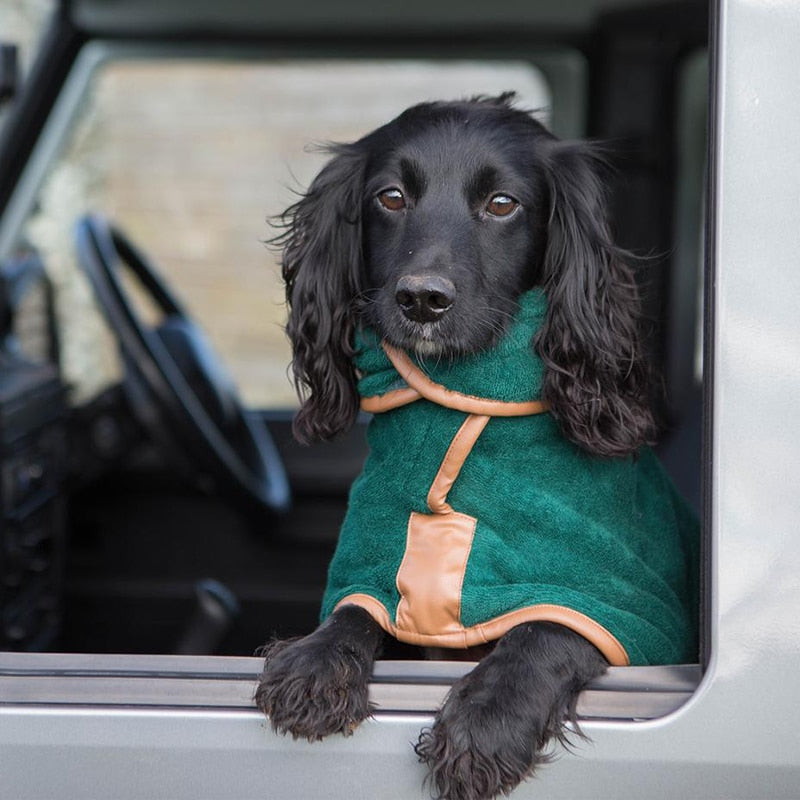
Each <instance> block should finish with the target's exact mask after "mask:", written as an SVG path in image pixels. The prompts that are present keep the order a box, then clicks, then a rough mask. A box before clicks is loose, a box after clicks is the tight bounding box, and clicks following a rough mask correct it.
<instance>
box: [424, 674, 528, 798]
mask: <svg viewBox="0 0 800 800" xmlns="http://www.w3.org/2000/svg"><path fill="white" fill-rule="evenodd" d="M476 672H478V674H477V675H476V674H475V673H476ZM491 683H492V681H491V680H487V679H486V676H485V675H481V674H480V671H479V669H476V670H475V671H473V673H471V674H470V675H467V676H465V677H464V678H462V679H461V680H460V681H459V682H458V683H456V684H455V685H454V686H453V688H452V690H451V691H450V693H449V695H448V698H447V701H446V702H445V704H444V706H442V708H441V709H440V710H439V712H438V713H437V715H436V719H435V722H434V725H433V727H432V728H429V729H426V730H424V731H423V732H422V733H421V734H420V737H419V741H418V743H417V744H416V746H415V748H414V749H415V751H416V753H417V756H418V757H419V759H420V761H422V762H424V763H425V764H427V766H428V768H429V770H430V780H431V782H432V786H433V789H434V796H435V797H436V798H437V800H489V798H492V797H496V796H497V795H500V794H508V793H509V792H511V790H512V789H514V788H515V787H516V786H517V785H518V784H519V783H520V782H522V781H523V780H524V779H525V778H527V777H529V776H530V775H531V774H532V773H533V769H534V766H535V765H536V764H537V763H538V762H539V761H541V760H543V757H542V756H541V754H539V755H537V752H536V743H537V738H539V737H537V735H536V734H537V732H536V730H535V728H536V726H535V724H531V723H532V720H530V719H529V716H528V715H527V714H525V713H524V712H523V713H520V711H521V709H519V708H514V707H513V704H512V703H508V704H506V703H503V702H502V701H500V700H499V698H498V696H497V694H496V692H495V691H494V690H493V687H492V685H491Z"/></svg>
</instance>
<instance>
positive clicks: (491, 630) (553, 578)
mask: <svg viewBox="0 0 800 800" xmlns="http://www.w3.org/2000/svg"><path fill="white" fill-rule="evenodd" d="M545 310H546V300H545V297H544V295H543V293H542V292H541V291H539V290H533V291H531V292H528V293H527V294H525V295H524V296H523V297H522V298H521V301H520V310H519V312H518V313H517V315H516V317H515V320H514V322H513V324H512V326H511V328H510V330H509V331H508V332H507V334H506V335H505V336H504V338H503V339H502V340H500V341H499V342H498V343H497V344H496V345H495V346H494V347H493V348H492V349H491V350H488V351H485V352H482V353H479V354H476V355H472V356H468V357H464V358H461V359H459V360H457V361H453V362H450V361H448V360H447V359H442V360H436V359H432V358H431V359H415V358H412V357H410V356H409V355H407V354H406V353H403V352H402V351H399V350H396V349H394V348H391V347H389V346H388V345H383V346H382V345H381V343H380V342H379V340H378V338H377V336H376V335H375V333H374V332H372V331H370V330H364V331H361V332H360V333H359V335H358V338H357V343H356V344H357V348H356V356H355V363H356V366H357V368H358V370H359V373H360V375H361V378H360V380H359V384H358V388H359V392H360V393H361V396H362V398H363V399H362V407H363V408H364V410H367V411H370V412H372V413H373V414H374V416H373V419H372V421H371V423H370V426H369V432H368V438H369V444H370V454H369V456H368V458H367V461H366V464H365V466H364V470H363V472H362V474H361V475H360V476H359V477H358V478H357V480H356V481H355V483H354V484H353V487H352V490H351V494H350V502H349V507H348V511H347V515H346V518H345V520H344V524H343V527H342V531H341V534H340V539H339V543H338V546H337V549H336V553H335V555H334V558H333V561H332V562H331V566H330V570H329V575H328V586H327V589H326V592H325V597H324V599H323V608H322V617H323V619H324V618H325V617H327V616H328V615H329V614H330V613H331V612H332V611H333V610H334V609H335V608H336V607H337V606H339V605H344V604H347V603H352V604H356V605H359V606H361V607H362V608H364V609H366V610H367V611H368V612H369V613H370V614H371V615H372V616H373V617H374V618H375V620H376V621H377V622H378V623H379V624H380V625H381V626H382V627H383V628H384V629H385V630H386V631H388V632H389V633H390V634H392V635H393V636H395V637H396V638H398V639H399V640H401V641H404V642H409V643H412V644H419V645H426V646H438V647H453V648H463V647H470V646H473V645H477V644H482V643H485V642H489V641H493V640H495V639H498V638H499V637H500V636H502V635H503V634H504V633H506V631H508V630H509V629H510V628H512V627H513V626H515V625H518V624H520V623H521V622H527V621H535V620H540V621H550V622H557V623H560V624H562V625H566V626H567V627H569V628H571V629H572V630H575V631H576V632H578V633H580V634H581V635H583V636H584V637H586V638H587V639H588V640H589V641H591V642H592V643H593V644H594V645H595V646H596V647H597V648H598V649H599V650H600V651H601V652H602V653H603V655H605V657H606V658H607V659H608V661H609V662H610V663H611V664H612V665H625V664H670V663H681V662H686V661H692V660H695V659H696V616H697V611H696V602H695V599H694V595H695V591H696V581H695V579H694V577H693V570H694V569H695V566H694V565H696V555H697V541H698V538H699V537H698V525H697V522H696V520H695V518H694V516H693V514H692V513H691V512H690V510H689V509H688V507H687V506H686V505H685V504H684V502H683V501H682V500H681V498H680V497H679V496H678V495H677V493H676V492H675V490H674V488H673V487H672V484H671V483H670V481H669V479H668V477H667V476H666V474H665V473H664V471H663V469H662V467H661V465H660V463H659V462H658V460H657V458H656V456H655V455H654V454H653V453H652V451H651V450H650V449H649V448H643V449H642V450H641V451H640V452H639V453H638V455H637V457H636V458H620V459H605V458H599V457H597V456H592V455H588V454H587V453H585V452H584V451H582V450H580V449H579V448H578V447H577V446H576V445H574V444H572V443H571V442H569V441H567V440H566V439H565V438H564V437H563V436H562V435H561V433H560V431H559V428H558V425H557V424H556V422H555V420H554V419H553V418H552V416H551V415H550V414H548V413H547V407H546V405H544V404H543V403H541V402H539V401H538V398H539V396H540V394H541V386H542V377H543V370H544V367H543V364H542V362H541V360H540V359H539V358H538V357H537V356H536V355H535V354H534V352H533V349H532V347H531V340H532V338H533V335H534V333H535V331H536V330H537V329H538V328H539V327H540V325H541V324H542V321H543V318H544V314H545Z"/></svg>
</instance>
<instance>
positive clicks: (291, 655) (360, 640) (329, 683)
mask: <svg viewBox="0 0 800 800" xmlns="http://www.w3.org/2000/svg"><path fill="white" fill-rule="evenodd" d="M383 635H384V634H383V630H382V629H381V628H380V627H379V626H378V624H377V623H376V622H374V621H373V619H372V617H370V616H369V614H367V612H366V611H363V610H362V609H360V608H357V607H355V606H345V607H344V608H342V609H340V610H339V611H337V612H336V613H335V614H333V615H332V616H331V617H330V618H329V619H328V620H327V621H326V622H325V624H324V625H321V626H320V627H319V628H317V630H316V631H314V633H312V634H310V635H309V636H306V637H303V638H301V639H291V640H287V641H275V642H272V643H270V644H268V645H266V646H265V647H263V648H261V651H260V655H263V656H264V657H265V662H264V670H263V672H262V673H261V678H260V680H259V683H258V687H257V689H256V695H255V700H256V705H257V706H258V708H260V709H261V711H262V712H263V713H264V714H266V715H267V716H268V717H269V720H270V723H271V724H272V728H273V730H275V731H279V732H281V733H290V734H291V735H292V736H293V737H294V738H295V739H297V738H305V739H308V740H309V741H316V740H319V739H322V738H323V737H325V736H329V735H330V734H332V733H343V734H345V735H348V734H350V733H352V732H353V730H354V729H355V728H356V727H357V726H358V724H359V723H360V722H363V721H364V720H365V719H366V718H367V717H369V716H370V714H371V713H372V707H371V705H370V703H369V698H368V696H367V688H368V685H369V679H370V676H371V675H372V665H373V663H374V661H375V658H376V656H377V653H378V650H379V649H380V645H381V642H382V640H383Z"/></svg>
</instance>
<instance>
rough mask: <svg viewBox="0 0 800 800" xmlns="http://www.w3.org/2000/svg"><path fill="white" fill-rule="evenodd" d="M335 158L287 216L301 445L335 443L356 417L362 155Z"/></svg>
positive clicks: (283, 240) (339, 153) (349, 148)
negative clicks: (355, 334) (355, 330)
mask: <svg viewBox="0 0 800 800" xmlns="http://www.w3.org/2000/svg"><path fill="white" fill-rule="evenodd" d="M328 149H329V151H330V152H332V153H334V154H335V155H334V158H333V159H331V161H329V162H328V164H327V165H326V166H325V167H324V168H323V169H322V171H321V172H320V173H319V175H317V177H316V178H315V179H314V181H313V182H312V184H311V186H310V188H309V190H308V192H307V193H306V194H305V195H303V197H302V198H301V199H300V200H299V201H298V202H297V203H295V204H294V205H292V206H291V207H290V208H288V209H287V210H286V211H285V212H284V214H283V217H282V223H283V225H284V226H285V228H286V230H285V231H284V233H283V234H282V235H281V236H278V237H277V238H276V239H275V240H274V241H275V242H277V243H279V244H282V245H283V246H284V251H283V279H284V281H285V283H286V300H287V304H288V306H289V320H288V323H287V326H286V332H287V334H288V336H289V339H290V341H291V344H292V369H293V372H294V382H295V387H296V389H297V392H298V395H299V396H300V399H301V401H302V406H301V408H300V410H299V411H298V413H297V416H296V417H295V420H294V433H295V436H296V437H297V438H298V439H300V440H301V441H306V442H308V441H311V440H314V439H330V438H332V437H333V436H336V435H337V434H338V433H341V432H343V431H345V430H347V429H348V428H350V427H351V426H352V424H353V422H354V421H355V418H356V415H357V413H358V393H357V391H356V376H355V372H354V370H353V366H352V363H351V357H352V355H353V350H352V333H353V326H354V316H355V303H356V299H357V297H358V295H359V292H360V291H361V275H362V260H363V257H362V247H361V203H362V186H363V181H364V170H365V156H364V154H363V153H362V151H361V150H360V149H359V148H358V147H357V146H356V145H334V146H331V147H330V148H328Z"/></svg>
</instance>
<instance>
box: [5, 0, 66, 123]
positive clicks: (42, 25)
mask: <svg viewBox="0 0 800 800" xmlns="http://www.w3.org/2000/svg"><path fill="white" fill-rule="evenodd" d="M55 5H56V4H55V0H6V1H5V2H3V3H2V4H0V44H3V45H14V46H15V47H16V60H17V83H18V85H21V84H22V83H23V82H24V80H25V78H26V76H27V75H28V73H29V72H30V69H31V67H32V66H33V62H34V59H35V58H36V53H37V51H38V49H39V47H40V45H41V39H42V37H43V35H44V33H45V31H46V29H47V23H48V20H49V19H50V17H51V16H52V14H53V10H54V8H55ZM9 105H10V103H9ZM9 105H2V104H0V132H2V130H3V126H4V124H5V119H6V116H7V111H8V107H9Z"/></svg>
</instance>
